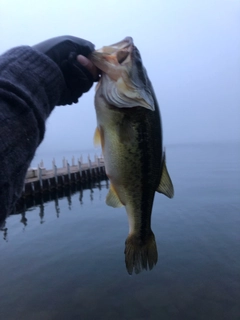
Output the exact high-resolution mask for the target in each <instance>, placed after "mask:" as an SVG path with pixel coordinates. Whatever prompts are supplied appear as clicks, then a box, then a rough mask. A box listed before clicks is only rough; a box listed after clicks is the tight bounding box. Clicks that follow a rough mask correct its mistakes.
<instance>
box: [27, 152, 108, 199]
mask: <svg viewBox="0 0 240 320" xmlns="http://www.w3.org/2000/svg"><path fill="white" fill-rule="evenodd" d="M74 162H75V161H74V160H72V165H70V164H69V163H68V162H67V161H66V160H65V159H64V160H63V167H61V168H57V166H56V164H55V161H54V160H53V168H52V169H51V170H46V169H45V168H44V165H43V162H41V163H40V164H39V166H38V168H30V169H28V173H27V176H26V179H25V185H24V188H23V192H22V197H27V196H30V195H32V196H34V195H36V194H39V193H43V192H48V191H51V190H53V189H59V188H62V187H64V186H69V185H72V184H83V183H86V182H95V181H98V180H102V179H107V176H106V172H105V166H104V161H103V159H102V158H97V157H95V159H94V161H91V159H90V158H88V163H82V162H81V161H80V160H78V163H77V165H75V163H74Z"/></svg>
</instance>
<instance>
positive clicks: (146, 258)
mask: <svg viewBox="0 0 240 320" xmlns="http://www.w3.org/2000/svg"><path fill="white" fill-rule="evenodd" d="M124 253H125V263H126V268H127V271H128V273H129V274H132V273H133V271H134V272H135V273H136V274H138V273H140V272H141V271H142V270H143V269H145V270H148V269H149V270H152V268H153V267H154V266H155V265H156V263H157V260H158V252H157V245H156V241H155V236H154V233H153V232H152V231H151V232H150V234H149V235H148V236H147V238H146V239H145V240H144V241H143V240H141V239H140V238H139V236H138V235H135V234H132V235H129V236H128V237H127V239H126V242H125V251H124Z"/></svg>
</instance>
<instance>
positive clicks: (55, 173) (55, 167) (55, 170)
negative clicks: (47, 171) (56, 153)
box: [53, 164, 58, 186]
mask: <svg viewBox="0 0 240 320" xmlns="http://www.w3.org/2000/svg"><path fill="white" fill-rule="evenodd" d="M53 170H54V177H55V181H56V186H57V183H58V180H57V166H56V165H55V164H54V167H53Z"/></svg>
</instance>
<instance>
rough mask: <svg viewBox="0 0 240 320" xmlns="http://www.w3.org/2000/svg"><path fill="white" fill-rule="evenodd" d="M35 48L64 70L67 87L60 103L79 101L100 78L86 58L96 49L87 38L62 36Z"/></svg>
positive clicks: (34, 47)
mask: <svg viewBox="0 0 240 320" xmlns="http://www.w3.org/2000/svg"><path fill="white" fill-rule="evenodd" d="M33 49H35V50H38V51H40V52H42V53H44V54H46V55H47V56H48V57H49V58H51V59H52V60H53V61H54V62H55V63H56V64H57V65H58V66H59V68H60V69H61V71H62V74H63V76H64V79H65V82H66V88H67V89H66V90H65V92H63V93H62V97H61V101H60V102H59V105H66V104H72V103H73V102H74V103H76V102H78V98H79V97H81V95H82V94H83V93H84V92H87V91H88V90H89V89H90V88H91V86H92V85H93V82H94V81H98V79H99V72H98V70H97V69H96V67H95V66H94V65H93V64H92V63H91V61H90V60H88V59H87V58H85V57H87V56H88V55H89V54H90V53H91V52H92V51H93V50H94V45H93V44H92V43H91V42H89V41H87V40H84V39H80V38H77V37H72V36H61V37H56V38H52V39H49V40H46V41H44V42H41V43H39V44H37V45H35V46H33Z"/></svg>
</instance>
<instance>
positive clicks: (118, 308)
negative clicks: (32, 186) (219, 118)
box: [0, 144, 240, 320]
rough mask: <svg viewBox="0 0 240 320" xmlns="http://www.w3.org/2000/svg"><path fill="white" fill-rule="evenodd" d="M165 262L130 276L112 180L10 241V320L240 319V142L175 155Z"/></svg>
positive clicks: (0, 303)
mask: <svg viewBox="0 0 240 320" xmlns="http://www.w3.org/2000/svg"><path fill="white" fill-rule="evenodd" d="M167 163H168V169H169V172H170V174H171V177H172V180H173V183H174V186H175V197H174V199H173V200H169V199H168V198H166V197H164V196H163V195H160V194H156V197H155V202H154V207H153V218H152V227H153V231H154V233H155V237H156V240H157V246H158V254H159V261H158V264H157V266H156V267H155V268H154V269H153V270H152V271H151V272H146V271H145V272H142V273H140V274H139V275H133V276H129V275H128V273H127V272H126V269H125V264H124V253H123V251H124V241H125V238H126V237H127V232H128V222H127V216H126V213H125V210H124V208H123V209H122V208H121V209H113V208H110V207H107V206H106V205H105V202H104V201H105V196H106V194H107V192H108V190H107V183H106V181H102V182H101V184H100V185H98V186H97V185H96V186H94V187H93V188H92V189H87V190H82V191H81V192H80V191H77V192H76V193H74V194H73V195H69V194H68V197H63V198H59V199H58V200H55V201H49V202H47V203H44V204H42V205H38V206H36V207H32V208H30V209H28V211H27V212H26V213H25V216H24V215H21V214H18V215H14V216H11V217H9V219H8V220H7V225H6V227H7V229H8V230H7V232H5V233H4V232H1V233H0V237H1V238H0V254H1V258H0V270H1V273H0V283H1V291H0V319H5V320H8V319H19V320H20V319H23V320H28V319H29V320H38V319H39V320H48V319H49V320H50V319H54V320H55V319H56V320H61V319H63V320H65V319H70V320H72V319H84V320H85V319H86V320H87V319H91V320H92V319H106V320H107V319H109V320H110V319H111V320H113V319H117V320H118V319H127V320H128V319H129V320H130V319H133V320H135V319H136V320H145V319H154V320H155V319H163V320H164V319H167V320H168V319H169V320H170V319H173V320H175V319H184V320H188V319H189V320H193V319H202V320H208V319H211V320H212V319H218V320H221V319H227V320H228V319H229V320H235V319H238V320H239V319H240V247H239V246H240V144H238V145H237V144H225V145H220V144H219V145H217V144H216V145H210V144H209V145H196V146H176V147H168V149H167Z"/></svg>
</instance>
